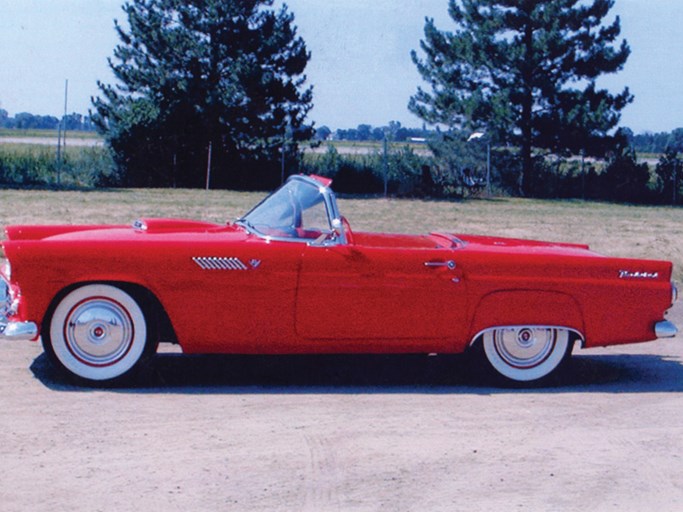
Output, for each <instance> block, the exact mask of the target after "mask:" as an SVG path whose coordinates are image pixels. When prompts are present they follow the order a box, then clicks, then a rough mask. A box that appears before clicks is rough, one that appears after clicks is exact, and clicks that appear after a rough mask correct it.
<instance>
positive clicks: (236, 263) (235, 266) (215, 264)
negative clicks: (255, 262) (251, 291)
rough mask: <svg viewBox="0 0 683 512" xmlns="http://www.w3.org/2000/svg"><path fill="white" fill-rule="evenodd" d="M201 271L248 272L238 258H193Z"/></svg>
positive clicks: (247, 268)
mask: <svg viewBox="0 0 683 512" xmlns="http://www.w3.org/2000/svg"><path fill="white" fill-rule="evenodd" d="M192 261H194V262H195V263H196V264H197V265H198V266H199V268H201V269H202V270H249V267H247V266H246V265H245V264H244V263H243V262H242V260H240V259H239V258H224V257H215V256H211V257H204V256H201V257H195V258H192Z"/></svg>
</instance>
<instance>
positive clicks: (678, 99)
mask: <svg viewBox="0 0 683 512" xmlns="http://www.w3.org/2000/svg"><path fill="white" fill-rule="evenodd" d="M121 4H122V1H121V0H0V70H1V71H0V108H4V109H6V110H8V111H9V112H10V114H11V115H14V114H16V113H18V112H22V111H25V112H31V113H35V114H51V115H60V114H61V112H62V110H63V103H64V81H65V79H68V80H69V108H68V110H69V112H72V111H76V112H80V113H86V112H87V110H88V109H89V108H90V97H91V96H93V95H96V94H97V92H98V91H97V87H96V81H97V80H98V79H99V80H102V81H104V82H111V81H112V80H113V77H112V75H111V72H110V71H109V69H108V66H107V57H109V56H111V54H112V50H113V48H114V46H115V45H116V44H117V42H118V40H117V36H116V34H115V32H114V28H113V19H114V18H118V19H123V12H122V11H121ZM287 4H288V5H289V7H290V10H292V11H293V12H294V14H295V16H296V25H297V26H298V28H299V34H300V35H301V36H303V37H304V39H305V40H306V43H307V45H308V48H309V50H310V51H311V52H312V55H313V58H312V60H311V62H310V64H309V66H308V69H307V75H308V78H309V82H310V83H311V84H313V85H314V104H315V107H314V109H313V110H312V112H311V115H310V118H311V119H312V120H314V121H315V122H316V124H317V125H318V126H321V125H328V126H330V127H333V128H350V127H355V126H357V125H358V124H360V123H369V124H372V125H375V126H377V125H383V124H386V123H387V122H388V121H390V120H397V121H400V122H401V123H402V124H403V125H404V126H420V125H421V121H420V120H419V119H417V118H415V117H414V116H412V115H411V114H410V113H409V112H408V111H407V108H406V104H407V103H408V99H409V98H410V96H411V94H413V93H414V92H415V90H416V89H417V86H418V85H420V83H421V81H420V77H419V76H418V74H417V71H416V70H415V66H414V65H413V63H412V62H411V60H410V50H412V49H415V48H418V46H419V41H420V38H421V37H422V35H423V28H424V18H425V16H429V17H433V18H435V19H436V22H437V26H438V27H439V28H441V29H449V30H450V29H451V28H452V27H453V25H452V23H451V21H450V19H449V18H448V15H447V12H446V9H447V1H446V0H408V1H402V2H399V1H396V0H373V1H372V2H368V1H366V0H324V1H321V0H288V1H287ZM612 14H618V15H619V16H620V17H621V21H622V35H623V36H624V37H625V38H626V39H627V40H628V42H629V44H630V45H631V49H632V55H631V57H630V59H629V61H628V63H627V64H626V67H625V69H624V70H623V71H622V72H621V73H619V74H617V75H614V76H609V77H605V78H603V79H601V82H600V84H601V85H602V86H604V87H608V88H610V89H611V90H613V91H619V90H621V89H622V88H623V87H624V86H625V85H628V86H629V87H630V89H631V92H632V93H633V94H634V95H635V97H636V98H635V102H634V103H633V104H632V105H629V106H628V107H627V109H626V110H625V111H624V113H623V116H622V123H621V124H622V125H623V126H629V127H631V128H632V129H633V130H634V131H636V132H641V131H646V130H647V131H669V130H672V129H674V128H677V127H683V94H682V93H681V88H682V86H683V58H681V55H680V54H681V52H682V51H683V30H681V26H682V25H683V1H681V0H617V1H616V4H615V7H614V9H613V11H612Z"/></svg>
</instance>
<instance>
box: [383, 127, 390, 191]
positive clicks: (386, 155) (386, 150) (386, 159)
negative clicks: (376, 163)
mask: <svg viewBox="0 0 683 512" xmlns="http://www.w3.org/2000/svg"><path fill="white" fill-rule="evenodd" d="M383 163H384V197H387V192H388V188H389V142H388V141H387V133H386V132H384V158H383Z"/></svg>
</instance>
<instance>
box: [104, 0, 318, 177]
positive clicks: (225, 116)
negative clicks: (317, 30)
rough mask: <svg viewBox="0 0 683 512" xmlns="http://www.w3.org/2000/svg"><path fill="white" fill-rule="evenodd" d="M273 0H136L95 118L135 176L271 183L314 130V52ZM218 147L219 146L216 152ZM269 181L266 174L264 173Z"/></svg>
mask: <svg viewBox="0 0 683 512" xmlns="http://www.w3.org/2000/svg"><path fill="white" fill-rule="evenodd" d="M272 4H273V1H272V0H129V1H127V2H126V3H125V4H124V6H123V10H124V12H125V15H126V17H127V28H124V27H123V26H122V25H121V24H119V23H118V22H116V24H115V25H116V31H117V33H118V36H119V38H120V41H121V42H120V44H119V45H118V46H117V47H116V48H115V50H114V56H113V58H112V59H110V60H109V64H110V67H111V69H112V71H113V72H114V75H115V77H116V79H117V81H118V83H116V84H115V85H110V84H103V83H99V84H98V85H99V88H100V91H101V97H98V98H95V99H93V105H94V107H95V110H96V112H95V115H94V120H95V122H96V123H97V126H98V128H99V129H100V131H101V132H102V133H103V134H104V135H105V137H106V139H107V141H108V142H109V144H110V146H111V148H112V150H113V152H114V155H115V158H116V162H117V164H118V166H119V168H120V169H121V171H122V173H123V175H124V183H125V184H127V185H133V186H184V187H197V186H203V185H204V184H205V176H206V171H207V163H208V158H209V153H210V154H211V163H212V165H211V184H212V186H214V187H228V186H231V187H255V186H261V187H271V186H272V185H273V184H274V183H275V182H277V181H279V179H280V162H281V151H286V154H287V155H292V154H295V153H296V148H297V142H298V141H300V140H305V139H308V138H310V136H311V135H312V127H311V126H307V125H306V124H305V118H306V115H307V113H308V111H309V110H310V108H311V106H312V105H311V100H312V88H310V87H308V88H305V81H306V77H305V75H304V74H303V73H304V70H305V67H306V65H307V63H308V61H309V59H310V54H309V52H308V51H307V49H306V45H305V43H304V41H303V39H301V37H298V36H297V33H296V27H295V26H294V24H293V21H294V16H293V14H292V13H290V12H289V11H288V10H287V7H286V6H283V7H282V8H281V9H280V10H278V11H274V10H272V9H270V8H269V7H271V6H272ZM209 148H211V151H210V152H209ZM264 180H265V181H264Z"/></svg>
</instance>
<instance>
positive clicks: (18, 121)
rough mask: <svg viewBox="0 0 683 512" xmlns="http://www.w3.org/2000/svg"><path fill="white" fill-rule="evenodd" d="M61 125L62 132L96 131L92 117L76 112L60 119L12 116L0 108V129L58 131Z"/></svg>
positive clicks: (26, 113) (53, 117) (29, 114)
mask: <svg viewBox="0 0 683 512" xmlns="http://www.w3.org/2000/svg"><path fill="white" fill-rule="evenodd" d="M60 123H61V128H62V130H64V129H66V130H71V131H95V125H94V123H93V122H92V120H91V119H90V116H87V115H86V116H84V115H82V114H78V113H76V112H73V113H71V114H67V115H66V116H62V118H61V119H60V118H57V117H55V116H44V115H36V114H31V113H29V112H19V113H18V114H16V115H14V116H10V115H9V113H8V112H7V110H5V109H1V108H0V128H4V129H7V130H57V129H58V128H60Z"/></svg>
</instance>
